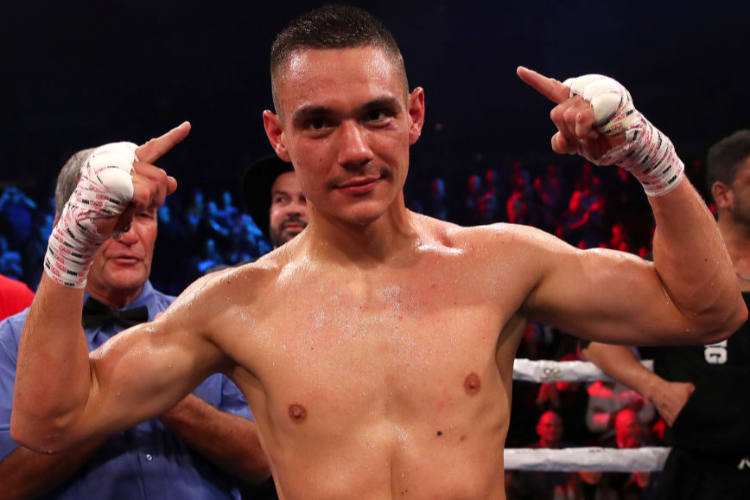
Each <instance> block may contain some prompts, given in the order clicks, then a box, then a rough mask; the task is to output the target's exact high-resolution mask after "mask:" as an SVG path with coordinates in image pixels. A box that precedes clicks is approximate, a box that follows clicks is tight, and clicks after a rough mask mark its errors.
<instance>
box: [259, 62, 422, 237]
mask: <svg viewBox="0 0 750 500" xmlns="http://www.w3.org/2000/svg"><path fill="white" fill-rule="evenodd" d="M404 85H405V84H404V81H403V78H402V76H401V74H400V73H399V71H398V70H397V69H396V67H395V66H394V65H393V63H392V62H391V60H390V59H389V58H388V56H387V55H386V54H385V53H384V52H383V51H382V50H381V49H379V48H376V47H361V48H351V49H336V50H313V49H310V50H303V51H299V52H297V53H295V54H294V55H293V56H292V58H291V60H290V62H289V63H288V64H287V65H286V67H284V68H282V69H281V70H280V74H279V75H278V78H277V94H278V97H279V103H280V108H281V109H279V110H278V111H279V116H277V115H274V114H273V113H270V112H266V113H264V122H265V126H266V132H267V134H268V137H269V140H270V141H271V144H272V145H273V146H274V148H275V149H276V152H277V154H278V155H279V156H280V157H281V158H282V159H284V160H286V161H291V162H292V163H293V164H294V166H295V171H296V172H297V180H298V181H299V184H300V187H301V188H302V191H304V193H305V194H306V195H307V198H308V199H309V200H310V201H311V202H312V205H313V208H314V209H315V210H316V211H317V212H320V213H323V214H328V215H331V214H335V216H336V217H337V218H339V219H343V220H344V221H347V222H351V223H354V224H366V223H368V222H371V221H373V220H375V219H377V218H378V217H380V215H382V214H383V213H384V211H385V210H386V208H387V207H388V206H389V205H390V204H391V203H392V202H393V201H394V200H395V199H396V198H397V197H398V196H401V192H402V188H403V185H404V182H405V180H406V174H407V171H408V165H409V146H410V145H411V144H414V143H415V142H416V141H417V139H418V138H419V134H420V133H421V127H422V123H423V120H424V93H423V92H422V90H421V89H417V90H415V91H414V92H413V93H412V94H411V95H409V96H407V95H406V91H405V88H404Z"/></svg>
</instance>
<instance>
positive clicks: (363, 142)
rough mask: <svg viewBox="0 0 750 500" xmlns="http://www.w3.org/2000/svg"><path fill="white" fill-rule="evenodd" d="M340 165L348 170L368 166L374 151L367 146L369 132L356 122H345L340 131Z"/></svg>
mask: <svg viewBox="0 0 750 500" xmlns="http://www.w3.org/2000/svg"><path fill="white" fill-rule="evenodd" d="M340 134H341V137H340V148H339V165H341V166H342V167H344V168H346V169H352V168H358V167H362V166H364V165H366V164H368V163H369V162H370V161H371V160H372V158H373V155H372V150H370V147H369V145H368V144H367V137H366V134H367V132H366V131H365V130H362V126H361V125H360V124H358V123H356V122H354V121H352V122H348V121H347V122H344V123H343V124H342V125H341V129H340Z"/></svg>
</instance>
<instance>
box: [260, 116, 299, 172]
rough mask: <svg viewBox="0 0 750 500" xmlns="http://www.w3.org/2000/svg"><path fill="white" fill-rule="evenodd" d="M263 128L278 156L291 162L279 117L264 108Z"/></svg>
mask: <svg viewBox="0 0 750 500" xmlns="http://www.w3.org/2000/svg"><path fill="white" fill-rule="evenodd" d="M263 128H265V129H266V136H267V137H268V141H269V142H270V143H271V147H273V150H274V151H276V154H277V155H278V157H279V158H281V159H282V160H284V161H286V162H291V161H292V160H291V158H289V153H288V152H287V150H286V138H285V137H284V129H283V127H282V125H281V119H280V118H279V117H278V116H277V115H275V114H274V113H272V112H270V111H268V110H265V111H264V112H263Z"/></svg>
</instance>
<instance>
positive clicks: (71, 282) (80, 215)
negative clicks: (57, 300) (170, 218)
mask: <svg viewBox="0 0 750 500" xmlns="http://www.w3.org/2000/svg"><path fill="white" fill-rule="evenodd" d="M136 148H137V146H136V145H135V144H132V143H129V142H119V143H115V144H107V145H105V146H102V147H100V148H97V149H96V150H95V151H94V152H93V153H91V156H89V157H88V158H87V159H86V161H85V162H84V164H83V165H82V166H81V179H80V180H79V181H78V185H77V186H76V188H75V190H74V191H73V194H72V195H71V196H70V199H69V200H68V203H66V204H65V208H64V209H63V212H62V215H61V216H60V220H59V221H58V223H57V225H56V226H55V228H54V229H53V230H52V234H51V235H50V237H49V243H48V245H47V255H46V256H45V258H44V269H45V271H46V272H47V275H48V276H49V277H50V278H52V279H53V280H55V281H56V282H57V283H60V284H61V285H64V286H67V287H72V288H83V287H85V286H86V276H87V275H88V272H89V268H90V267H91V263H92V262H93V260H94V254H96V251H97V250H98V249H99V247H100V246H101V245H102V244H103V243H104V242H105V241H107V239H108V238H109V235H106V236H102V235H100V234H99V233H98V231H97V229H96V226H95V225H94V221H95V220H96V219H101V218H104V217H112V216H117V215H119V214H121V213H122V212H123V211H124V210H125V208H126V207H127V206H128V203H130V201H131V200H132V199H133V180H132V177H131V175H130V173H131V171H132V170H133V162H136V161H138V158H137V157H136V156H135V149H136ZM113 236H114V237H115V238H117V237H119V234H115V235H113Z"/></svg>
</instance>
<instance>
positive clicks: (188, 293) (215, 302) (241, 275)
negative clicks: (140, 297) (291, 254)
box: [165, 257, 283, 317]
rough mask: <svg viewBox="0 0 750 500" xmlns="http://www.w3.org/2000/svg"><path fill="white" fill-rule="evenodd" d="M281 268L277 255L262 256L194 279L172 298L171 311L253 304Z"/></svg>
mask: <svg viewBox="0 0 750 500" xmlns="http://www.w3.org/2000/svg"><path fill="white" fill-rule="evenodd" d="M282 268H283V264H281V263H280V262H279V259H278V258H273V257H263V258H261V259H259V260H257V261H255V262H251V263H248V264H245V265H242V266H239V267H231V268H228V269H224V270H221V271H216V272H213V273H211V274H208V275H206V276H203V277H201V278H199V279H197V280H196V281H195V282H193V283H192V284H191V285H190V286H188V288H187V289H185V291H183V292H182V293H181V294H180V295H179V296H178V297H177V298H176V299H174V302H172V305H171V306H170V312H172V313H174V312H178V311H184V312H186V313H187V314H189V315H191V316H194V317H195V316H196V315H199V314H200V313H201V312H202V311H205V312H206V313H210V314H212V315H216V311H228V310H229V309H230V308H231V307H232V306H234V305H237V304H242V305H243V306H248V305H252V304H253V303H254V302H255V301H256V300H257V298H258V297H259V296H261V294H262V290H263V289H264V288H265V287H266V286H268V285H270V284H272V283H273V282H274V280H276V279H277V278H278V275H279V273H280V272H281V269H282ZM165 297H168V296H165ZM168 298H171V297H168ZM217 316H221V313H220V314H219V315H217Z"/></svg>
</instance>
